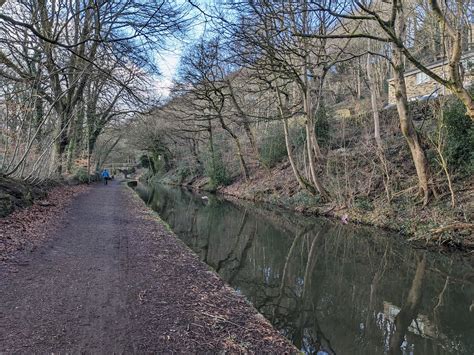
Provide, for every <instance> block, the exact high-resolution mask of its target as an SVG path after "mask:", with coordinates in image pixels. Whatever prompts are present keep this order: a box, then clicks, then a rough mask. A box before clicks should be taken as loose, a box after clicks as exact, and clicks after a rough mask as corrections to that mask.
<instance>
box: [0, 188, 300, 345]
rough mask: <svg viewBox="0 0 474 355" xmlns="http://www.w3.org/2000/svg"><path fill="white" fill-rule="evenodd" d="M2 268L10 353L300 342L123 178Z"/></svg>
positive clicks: (1, 308) (81, 200)
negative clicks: (243, 294) (226, 279)
mask: <svg viewBox="0 0 474 355" xmlns="http://www.w3.org/2000/svg"><path fill="white" fill-rule="evenodd" d="M60 225H61V227H60V228H58V229H57V230H56V231H55V232H54V233H52V236H51V238H50V239H49V241H48V242H46V243H45V244H43V245H42V246H40V247H38V248H37V249H36V250H35V251H34V252H33V253H31V254H30V255H28V256H24V257H23V259H22V260H21V262H19V263H17V265H18V268H17V271H16V272H13V271H12V270H10V269H8V268H2V269H0V353H3V352H6V353H13V352H15V353H16V352H21V353H31V352H35V353H43V352H73V353H76V352H90V353H112V352H117V353H121V352H145V351H146V352H167V353H169V352H180V353H184V352H186V353H189V352H193V353H194V352H203V351H206V352H209V351H212V352H214V351H219V350H228V351H231V352H242V351H243V352H261V351H265V352H277V353H284V352H287V353H291V352H295V350H296V349H295V348H293V347H292V346H291V345H290V344H289V343H288V341H287V340H286V339H285V338H284V337H282V336H281V335H280V334H279V333H278V332H277V331H276V330H274V329H273V328H272V327H271V326H270V324H269V323H268V322H267V321H266V320H264V319H263V318H262V317H261V316H260V315H259V314H258V313H257V312H256V311H255V310H254V309H253V308H252V307H251V306H250V305H249V304H248V303H247V302H246V301H245V300H244V299H243V298H242V297H240V296H239V295H237V294H236V293H235V292H233V291H232V290H231V289H230V288H229V287H228V286H226V285H225V284H224V282H223V281H222V280H221V279H219V278H218V277H217V276H216V275H215V274H214V273H213V272H210V271H209V270H208V269H207V268H206V266H205V265H204V264H202V263H201V262H200V261H199V260H198V259H197V257H196V256H195V255H194V254H192V252H191V251H190V250H189V249H187V248H186V247H185V246H184V245H183V244H182V243H181V242H180V241H179V240H177V239H176V237H175V236H174V235H173V234H172V233H170V232H169V231H167V230H166V228H165V227H164V225H163V224H162V223H160V222H158V221H157V219H156V217H155V216H154V215H153V214H152V213H151V212H150V211H148V210H147V209H146V207H145V206H144V205H143V204H142V203H141V201H139V200H138V198H135V196H134V195H133V192H132V191H130V190H129V189H127V188H126V187H124V186H121V185H119V184H117V183H113V184H110V185H108V186H103V185H97V186H96V187H94V188H92V189H91V190H90V191H88V192H86V193H84V194H82V195H80V196H79V197H77V199H76V200H74V202H73V203H72V205H71V208H70V210H69V213H68V214H67V215H65V216H63V217H62V220H61V223H60Z"/></svg>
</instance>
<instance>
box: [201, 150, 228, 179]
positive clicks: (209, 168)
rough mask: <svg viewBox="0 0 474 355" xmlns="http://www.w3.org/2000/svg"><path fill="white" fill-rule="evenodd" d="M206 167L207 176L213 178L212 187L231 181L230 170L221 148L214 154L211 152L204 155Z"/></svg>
mask: <svg viewBox="0 0 474 355" xmlns="http://www.w3.org/2000/svg"><path fill="white" fill-rule="evenodd" d="M204 169H205V174H206V176H207V177H209V179H210V180H211V188H217V187H218V186H221V185H224V186H225V185H229V184H230V183H231V178H230V175H229V172H228V171H227V169H226V166H225V164H224V161H223V159H222V155H221V154H220V152H219V150H217V149H215V150H214V154H213V155H212V154H210V153H209V154H208V155H206V156H205V157H204Z"/></svg>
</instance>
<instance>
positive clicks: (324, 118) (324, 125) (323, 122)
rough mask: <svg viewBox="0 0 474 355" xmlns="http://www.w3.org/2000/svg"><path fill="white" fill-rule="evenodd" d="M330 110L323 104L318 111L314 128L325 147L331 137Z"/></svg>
mask: <svg viewBox="0 0 474 355" xmlns="http://www.w3.org/2000/svg"><path fill="white" fill-rule="evenodd" d="M329 115H330V110H329V109H328V108H327V107H326V106H325V105H324V104H321V107H320V108H319V110H318V112H316V122H315V124H314V128H315V130H316V135H317V137H318V143H319V144H320V145H321V146H322V147H324V146H326V145H327V144H328V143H329V139H330V131H329V130H330V125H329Z"/></svg>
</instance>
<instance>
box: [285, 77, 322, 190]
mask: <svg viewBox="0 0 474 355" xmlns="http://www.w3.org/2000/svg"><path fill="white" fill-rule="evenodd" d="M276 96H277V101H278V111H279V113H280V117H281V120H282V122H283V130H284V133H285V146H286V154H287V155H288V160H289V162H290V165H291V170H292V171H293V175H294V176H295V178H296V181H297V182H298V185H300V187H301V188H302V189H304V190H307V191H309V192H310V193H311V194H313V195H314V194H315V193H316V189H315V188H314V187H313V186H312V185H311V184H310V183H309V182H308V181H306V179H304V178H303V177H302V176H301V174H300V172H299V170H298V167H297V166H296V163H295V161H294V159H293V149H292V148H291V142H290V133H289V129H288V118H287V115H286V107H287V105H285V104H284V103H283V99H282V98H281V92H280V89H279V88H278V86H277V87H276Z"/></svg>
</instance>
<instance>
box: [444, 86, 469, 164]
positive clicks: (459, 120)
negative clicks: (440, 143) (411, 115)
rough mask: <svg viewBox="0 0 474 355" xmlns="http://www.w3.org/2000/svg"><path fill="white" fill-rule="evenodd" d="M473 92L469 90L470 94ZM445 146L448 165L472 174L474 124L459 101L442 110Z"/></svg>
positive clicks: (454, 101) (453, 101)
mask: <svg viewBox="0 0 474 355" xmlns="http://www.w3.org/2000/svg"><path fill="white" fill-rule="evenodd" d="M473 91H474V90H473V89H471V92H473ZM443 118H444V124H445V129H446V144H445V148H444V154H445V157H446V160H447V161H448V164H449V165H450V166H451V167H453V168H456V169H458V168H459V169H461V170H462V171H464V172H467V173H473V172H474V124H473V122H472V120H471V119H470V118H469V117H468V116H467V115H466V109H465V107H464V105H463V104H462V103H461V102H460V101H459V100H452V101H451V102H450V103H448V105H446V107H445V108H444V116H443Z"/></svg>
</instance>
